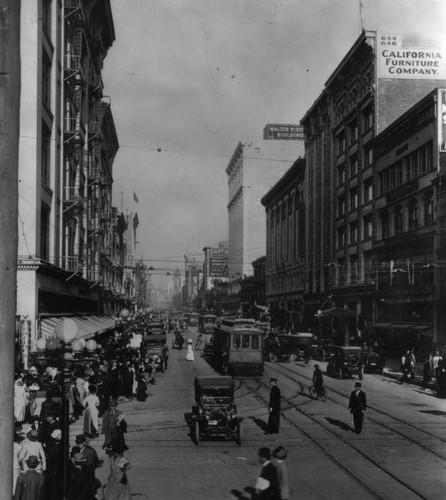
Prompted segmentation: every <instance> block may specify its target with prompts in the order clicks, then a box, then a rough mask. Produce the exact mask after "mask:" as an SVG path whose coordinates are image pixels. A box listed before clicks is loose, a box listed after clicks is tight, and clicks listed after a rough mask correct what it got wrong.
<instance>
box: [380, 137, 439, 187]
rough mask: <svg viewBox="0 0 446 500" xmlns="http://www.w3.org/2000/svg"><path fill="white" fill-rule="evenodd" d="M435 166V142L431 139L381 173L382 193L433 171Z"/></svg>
mask: <svg viewBox="0 0 446 500" xmlns="http://www.w3.org/2000/svg"><path fill="white" fill-rule="evenodd" d="M433 167H434V162H433V142H432V141H429V142H427V143H426V144H424V145H423V146H421V147H420V148H418V149H416V150H415V151H413V152H412V153H410V154H409V155H407V156H405V157H404V158H402V159H401V160H398V161H397V162H396V163H394V164H393V165H391V166H390V167H388V168H386V169H385V170H383V171H382V172H380V173H379V175H378V186H379V193H380V195H384V194H386V193H388V192H389V191H391V190H392V189H395V188H397V187H399V186H402V185H403V184H405V183H407V182H409V181H410V180H412V179H415V178H416V177H419V176H420V175H423V174H425V173H426V172H429V171H431V170H432V169H433Z"/></svg>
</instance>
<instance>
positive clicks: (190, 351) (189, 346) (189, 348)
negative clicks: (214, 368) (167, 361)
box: [186, 339, 195, 361]
mask: <svg viewBox="0 0 446 500" xmlns="http://www.w3.org/2000/svg"><path fill="white" fill-rule="evenodd" d="M186 359H187V361H194V359H195V357H194V350H193V348H192V340H191V339H189V340H188V341H187V354H186Z"/></svg>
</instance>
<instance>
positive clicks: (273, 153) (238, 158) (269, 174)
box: [226, 140, 303, 281]
mask: <svg viewBox="0 0 446 500" xmlns="http://www.w3.org/2000/svg"><path fill="white" fill-rule="evenodd" d="M299 153H303V144H302V143H301V142H296V141H286V140H276V141H268V140H264V141H261V142H259V143H258V144H254V143H253V142H251V141H244V142H239V143H238V145H237V147H236V149H235V151H234V153H233V155H232V158H231V161H230V162H229V164H228V166H227V168H226V174H227V176H228V219H229V220H228V222H229V224H228V228H229V238H228V278H229V281H231V280H237V279H241V278H243V277H244V276H251V275H252V274H253V268H252V262H253V261H255V260H256V259H258V258H260V257H262V256H264V255H265V252H266V223H265V211H264V208H263V207H262V204H261V202H260V200H261V198H262V196H264V195H265V194H266V193H267V192H268V191H269V190H270V189H271V187H272V186H274V184H275V183H276V182H277V181H278V180H279V179H280V178H281V177H282V175H283V174H284V173H285V172H286V171H287V170H288V168H289V167H290V166H291V165H292V164H293V162H294V161H295V160H296V158H297V157H298V156H299Z"/></svg>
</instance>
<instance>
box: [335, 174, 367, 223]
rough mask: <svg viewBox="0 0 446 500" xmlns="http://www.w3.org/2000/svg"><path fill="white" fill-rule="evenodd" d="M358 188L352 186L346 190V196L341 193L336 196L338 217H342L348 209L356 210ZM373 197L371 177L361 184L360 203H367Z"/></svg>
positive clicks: (358, 201) (358, 198)
mask: <svg viewBox="0 0 446 500" xmlns="http://www.w3.org/2000/svg"><path fill="white" fill-rule="evenodd" d="M359 194H360V188H359V187H358V186H355V187H353V188H352V189H350V191H349V192H348V197H347V196H346V195H345V194H343V195H341V196H339V197H338V217H342V216H343V215H345V214H346V213H347V210H348V211H350V212H351V211H353V210H357V208H358V207H359V205H360V202H361V200H360V196H359ZM372 199H373V179H372V178H369V179H366V180H365V181H364V183H363V184H362V203H368V202H369V201H372Z"/></svg>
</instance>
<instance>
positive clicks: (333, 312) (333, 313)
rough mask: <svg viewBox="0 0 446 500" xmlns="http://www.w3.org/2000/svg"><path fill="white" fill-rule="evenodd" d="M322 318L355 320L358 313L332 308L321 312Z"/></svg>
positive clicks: (341, 308)
mask: <svg viewBox="0 0 446 500" xmlns="http://www.w3.org/2000/svg"><path fill="white" fill-rule="evenodd" d="M320 316H321V317H322V318H355V317H356V312H355V311H350V310H348V309H344V308H343V307H332V308H331V309H324V310H322V311H321V313H320Z"/></svg>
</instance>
